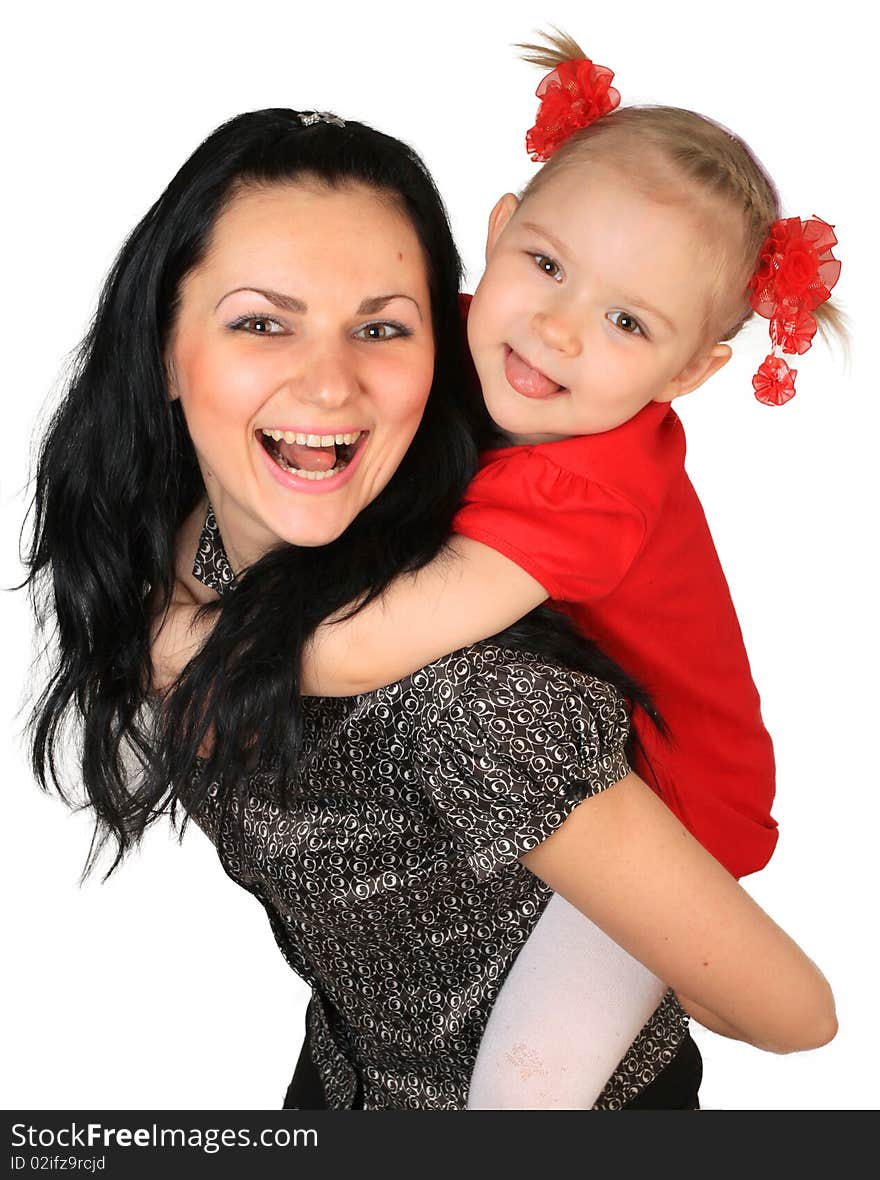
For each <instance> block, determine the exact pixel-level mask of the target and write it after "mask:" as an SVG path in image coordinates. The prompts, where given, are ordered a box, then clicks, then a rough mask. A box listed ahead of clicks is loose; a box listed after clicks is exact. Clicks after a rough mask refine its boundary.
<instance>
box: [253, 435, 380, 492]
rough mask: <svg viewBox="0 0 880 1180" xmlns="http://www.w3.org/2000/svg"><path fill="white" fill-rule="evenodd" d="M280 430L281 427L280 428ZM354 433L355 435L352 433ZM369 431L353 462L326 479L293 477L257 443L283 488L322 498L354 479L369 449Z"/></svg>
mask: <svg viewBox="0 0 880 1180" xmlns="http://www.w3.org/2000/svg"><path fill="white" fill-rule="evenodd" d="M279 429H280V427H279ZM352 433H354V432H353V431H352ZM369 437H370V434H369V431H364V432H363V433H362V434H361V437H360V438H359V439H358V442H357V449H356V450H355V453H354V454H353V455H352V457H351V460H350V461H349V463H348V464H347V466H345V467H344V468H343V469H342V471H340V472H339V474H338V475H328V476H327V478H326V479H303V477H302V476H301V475H292V474H291V473H290V472H288V471H285V470H284V468H283V467H279V466H278V464H277V463H276V462H275V460H274V459H273V458H272V456H271V455H270V454H269V452H268V451H267V450H266V448H265V447H264V446H263V445H262V444H261V443H259V442H258V443H257V444H256V445H257V448H258V449H259V452H260V454H261V455H262V457H263V462H264V463H265V464H266V467H267V468H268V471H269V474H270V475H271V476H272V478H273V479H275V480H276V481H277V482H278V483H280V484H281V486H282V487H284V488H287V489H288V490H289V491H292V492H305V494H306V495H308V496H320V495H323V493H325V492H335V491H336V490H337V488H341V487H343V486H344V485H345V484H346V483H348V481H349V480H350V479H351V478H352V476H353V475H354V473H355V471H357V468H358V466H359V464H360V461H361V456H362V455H363V453H364V451H365V450H366V449H367V443H368V441H369Z"/></svg>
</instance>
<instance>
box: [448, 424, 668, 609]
mask: <svg viewBox="0 0 880 1180" xmlns="http://www.w3.org/2000/svg"><path fill="white" fill-rule="evenodd" d="M453 529H454V530H455V532H457V533H459V534H460V535H461V536H465V537H471V538H472V539H473V540H475V541H481V542H482V543H483V544H484V545H488V546H490V548H492V549H495V550H497V551H498V552H499V553H503V554H504V556H505V557H509V558H510V560H511V561H513V562H515V563H516V564H517V565H518V566H520V567H521V568H522V569H524V570H525V571H526V573H528V574H531V576H532V577H533V578H534V579H535V580H536V581H538V582H540V584H541V585H542V586H543V587H544V589H545V590H546V591H547V593H548V595H549V596H550V598H553V599H556V600H557V601H560V602H582V603H588V602H596V601H598V600H599V599H601V598H604V597H605V596H606V595H608V594H610V593H611V592H612V591H613V590H614V589H615V587H616V586H617V585H618V584H619V583H620V582H621V580H622V579H623V578H624V577H625V576H626V573H627V571H628V570H629V568H630V566H631V565H632V563H633V560H634V559H635V556H636V554H637V553H638V551H639V549H640V547H641V545H642V542H643V540H644V537H645V533H646V522H645V516H644V514H643V513H642V511H641V510H640V509H639V508H638V507H637V506H636V505H634V504H632V503H631V502H630V501H629V500H628V499H627V498H626V497H625V496H624V495H623V494H622V493H620V492H619V491H617V490H616V489H614V488H612V487H610V486H608V485H607V484H605V483H601V482H597V481H593V480H590V479H587V478H586V477H585V476H583V475H581V474H579V473H578V472H575V471H569V470H566V469H565V468H563V467H560V466H559V465H557V464H556V463H555V462H554V461H553V460H552V458H550V457H549V456H548V455H547V454H546V453H544V452H542V451H537V450H530V449H529V448H526V447H520V448H515V449H511V450H510V451H508V452H506V453H505V455H504V456H503V457H501V458H498V459H495V460H493V461H491V462H489V463H487V464H486V465H485V466H484V467H482V468H481V469H480V470H479V471H478V472H477V474H476V476H475V477H474V479H473V480H472V481H471V483H470V485H469V487H468V489H467V491H466V492H465V496H464V500H463V503H462V506H461V508H460V509H459V511H458V513H457V514H456V517H455V520H454V522H453Z"/></svg>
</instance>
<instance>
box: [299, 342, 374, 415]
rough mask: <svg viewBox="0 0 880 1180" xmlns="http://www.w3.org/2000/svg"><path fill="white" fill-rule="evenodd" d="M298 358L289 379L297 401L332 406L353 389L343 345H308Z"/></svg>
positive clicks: (341, 402)
mask: <svg viewBox="0 0 880 1180" xmlns="http://www.w3.org/2000/svg"><path fill="white" fill-rule="evenodd" d="M300 360H301V365H302V367H301V368H300V369H299V371H298V373H297V374H296V377H295V378H294V379H293V380H292V381H291V386H292V388H293V389H294V391H295V393H296V396H297V399H298V400H299V401H301V402H304V403H306V404H307V405H312V406H317V407H320V408H322V409H327V410H332V409H336V408H337V407H339V406H343V405H345V403H346V402H347V401H348V400H349V398H351V397H352V396H353V395H354V393H355V392H356V391H357V389H358V380H357V374H356V372H355V370H354V367H353V365H352V363H351V358H350V357H347V356H346V355H345V350H344V348H343V349H340V348H338V347H327V348H321V349H312V350H310V351H309V353H308V355H307V356H302V357H301V358H300Z"/></svg>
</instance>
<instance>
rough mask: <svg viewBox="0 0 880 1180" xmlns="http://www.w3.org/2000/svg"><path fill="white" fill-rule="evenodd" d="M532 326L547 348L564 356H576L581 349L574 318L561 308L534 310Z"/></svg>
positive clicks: (578, 332) (579, 335) (579, 336)
mask: <svg viewBox="0 0 880 1180" xmlns="http://www.w3.org/2000/svg"><path fill="white" fill-rule="evenodd" d="M532 326H533V328H534V330H535V333H536V334H537V336H538V339H539V340H540V341H541V343H542V344H544V345H546V347H547V348H550V349H553V350H554V351H555V352H562V353H565V355H566V356H577V355H578V354H579V353H580V351H581V334H580V331H579V328H578V325H577V323H576V322H575V320H574V318H573V317H572V316H571V315H569V314H568V313H566V312H565V311H563V310H561V309H560V310H554V311H536V312H535V314H534V316H533V317H532Z"/></svg>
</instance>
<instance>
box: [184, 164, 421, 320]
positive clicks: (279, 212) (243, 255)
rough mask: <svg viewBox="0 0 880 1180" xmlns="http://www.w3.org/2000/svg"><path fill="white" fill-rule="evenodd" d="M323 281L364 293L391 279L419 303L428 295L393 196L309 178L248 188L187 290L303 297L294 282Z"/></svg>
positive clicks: (216, 232) (408, 227)
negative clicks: (246, 289)
mask: <svg viewBox="0 0 880 1180" xmlns="http://www.w3.org/2000/svg"><path fill="white" fill-rule="evenodd" d="M328 284H332V285H333V287H334V288H336V289H339V288H340V287H342V286H355V287H357V288H358V289H360V288H364V291H363V292H362V294H377V293H382V292H384V291H385V290H386V289H391V288H388V284H393V285H394V287H395V288H396V287H400V286H402V287H404V288H405V290H406V292H407V293H408V294H410V295H411V296H413V297H415V298H418V299H419V300H420V301H421V300H422V299H424V298H425V297H426V292H427V289H428V277H427V267H426V262H425V255H424V251H423V249H422V245H421V242H420V240H419V238H418V235H417V234H416V231H415V229H414V228H413V226H412V223H411V222H410V220H409V218H408V216H407V214H406V213H405V212H404V209H403V208H402V206H401V204H400V203H399V202H398V201H397V200H396V199H395V198H394V195H393V194H388V193H386V192H384V191H383V190H377V189H372V188H370V187H368V186H367V185H364V184H359V183H358V184H353V183H346V184H343V185H339V186H332V187H331V186H329V185H327V184H322V183H320V182H312V181H297V182H285V183H282V184H273V185H260V186H259V187H249V188H245V189H243V190H241V191H239V192H238V193H236V194H235V196H233V197H232V199H231V200H230V201H229V203H228V204H227V206H226V207H225V208H224V209H223V211H222V213H221V214H220V215H219V217H218V218H217V221H216V224H215V226H214V229H213V232H212V234H211V238H210V241H209V245H208V249H207V251H206V254H205V257H204V259H203V260H202V263H201V264H200V265H199V266H198V267H196V268H195V270H194V271H193V272H192V273H191V274H190V276H188V278H187V280H186V282H185V284H184V292H186V291H187V290H189V291H194V290H195V289H203V290H206V289H207V288H210V294H211V295H212V296H216V298H219V297H220V296H219V294H217V292H218V291H220V292H221V293H222V291H225V290H229V289H232V288H234V287H248V286H249V287H258V288H263V287H268V288H271V289H273V290H277V291H283V292H288V293H290V294H294V295H296V296H298V297H300V298H306V299H307V297H308V292H307V291H305V290H302V289H299V290H290V288H291V285H293V286H294V287H299V288H302V287H304V286H307V287H314V286H316V285H318V286H325V285H328ZM367 287H369V288H370V290H369V291H367V290H366V288H367ZM374 287H375V290H373V288H374ZM380 289H381V291H380ZM206 293H208V292H207V290H206Z"/></svg>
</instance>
